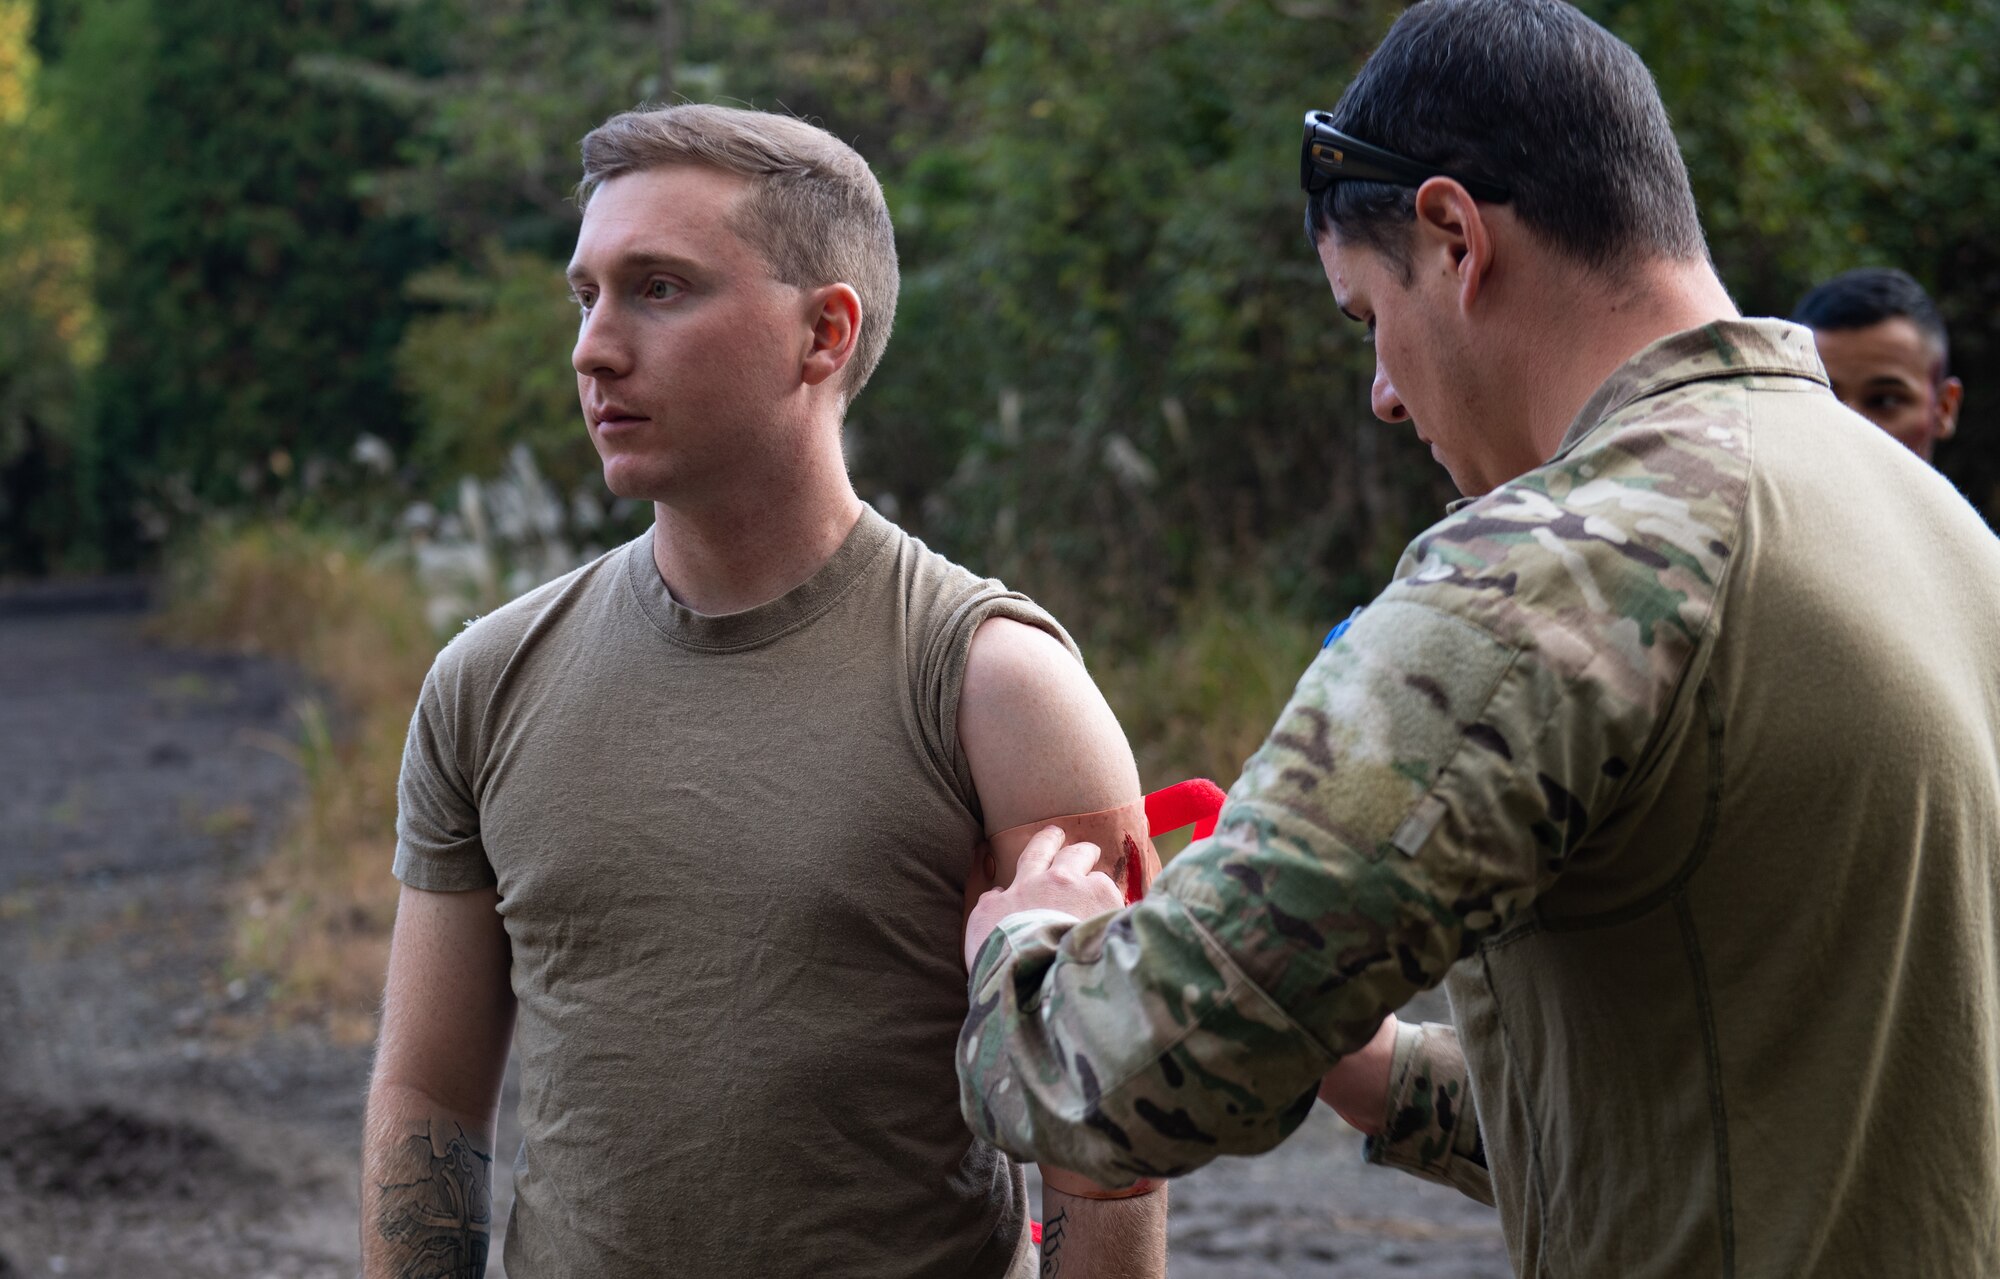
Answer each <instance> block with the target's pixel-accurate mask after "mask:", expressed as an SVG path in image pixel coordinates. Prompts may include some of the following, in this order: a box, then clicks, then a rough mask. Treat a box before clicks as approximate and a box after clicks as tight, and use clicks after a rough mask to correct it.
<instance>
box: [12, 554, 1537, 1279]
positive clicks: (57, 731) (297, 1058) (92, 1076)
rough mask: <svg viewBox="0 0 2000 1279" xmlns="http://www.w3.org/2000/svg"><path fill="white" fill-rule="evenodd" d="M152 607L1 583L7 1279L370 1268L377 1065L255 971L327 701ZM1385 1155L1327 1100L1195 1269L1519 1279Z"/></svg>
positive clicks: (294, 1278)
mask: <svg viewBox="0 0 2000 1279" xmlns="http://www.w3.org/2000/svg"><path fill="white" fill-rule="evenodd" d="M142 602H143V589H142V588H141V587H139V586H138V585H137V584H134V583H108V584H107V583H96V584H87V585H86V586H83V587H80V588H79V587H60V588H39V589H36V590H32V591H27V592H22V591H18V590H17V591H14V592H11V593H5V594H0V780H4V784H0V1279H14V1277H15V1276H31V1275H33V1276H39V1275H44V1274H72V1275H89V1276H98V1277H101V1279H127V1277H131V1279H139V1277H141V1276H144V1277H146V1279H154V1277H162V1279H174V1277H177V1276H190V1277H192V1276H203V1277H204V1279H239V1277H240V1279H253V1277H254V1279H263V1277H265V1276H270V1277H272V1279H320V1277H321V1276H325V1277H327V1279H334V1277H336V1276H339V1277H342V1279H345V1277H346V1276H351V1275H352V1274H353V1273H354V1258H353V1239H354V1233H355V1212H356V1198H355V1187H354V1168H355V1160H356V1147H357V1142H358V1136H359V1129H360V1112H361V1098H362V1089H363V1085H364V1081H365V1077H366V1070H367V1054H366V1052H365V1051H361V1050H356V1049H352V1048H338V1047H335V1046H334V1045H332V1044H330V1043H328V1042H327V1041H326V1040H325V1039H324V1038H323V1037H322V1036H320V1035H318V1034H317V1033H315V1032H313V1031H312V1030H310V1029H307V1028H300V1027H292V1028H289V1029H278V1028H273V1027H272V1026H270V1025H269V1024H268V1022H269V1019H268V1018H264V1017H262V1016H260V1013H261V1010H262V1004H261V994H262V992H261V991H260V989H259V987H258V985H257V983H256V982H255V981H251V980H245V979H242V978H238V977H235V976H234V975H232V974H231V973H230V971H229V969H228V966H227V954H228V936H229V931H228V930H229V927H230V921H229V915H228V900H229V899H228V894H229V891H230V889H231V887H232V885H233V884H234V883H235V882H236V880H237V879H238V878H239V877H240V876H241V875H242V874H243V872H244V871H245V869H246V868H247V867H249V866H251V865H253V864H254V862H255V859H257V858H258V857H260V856H262V855H264V854H265V853H266V852H267V851H268V849H269V848H270V847H271V844H272V841H273V838H274V836H275V834H276V833H277V831H279V830H280V829H281V828H282V826H283V823H284V821H285V820H286V817H287V814H288V811H289V805H290V804H291V802H292V801H293V799H294V798H295V796H296V792H297V789H298V778H297V770H296V767H295V766H294V764H293V763H292V762H291V753H290V749H289V743H290V741H291V740H292V737H293V731H294V726H295V717H294V715H293V713H292V709H291V708H292V705H293V702H294V699H295V698H297V697H298V696H299V695H300V694H301V693H302V692H303V691H304V690H303V689H302V687H301V686H300V684H299V683H298V681H297V679H296V677H295V676H293V675H292V674H291V673H290V672H288V671H286V670H285V669H283V668H282V667H279V666H276V665H274V664H271V663H265V662H258V661H252V660H248V659H243V658H233V657H218V656H214V655H204V654H195V653H188V652H183V651H176V650H172V649H168V648H163V647H161V646H158V645H155V644H152V643H150V642H148V641H147V640H146V639H145V638H144V636H143V633H142V628H141V620H142V619H141V615H140V612H139V607H140V605H141V604H142ZM510 1118H511V1116H510ZM516 1140H518V1136H517V1135H516V1134H515V1130H513V1126H512V1124H511V1122H510V1123H507V1124H506V1125H505V1126H504V1127H503V1131H502V1134H501V1146H502V1148H503V1149H511V1148H512V1143H513V1142H514V1141H516ZM1359 1151H1360V1144H1359V1141H1358V1139H1357V1138H1356V1137H1355V1135H1354V1134H1353V1133H1352V1132H1351V1131H1350V1130H1348V1129H1347V1128H1346V1127H1345V1126H1344V1125H1342V1124H1341V1123H1340V1122H1339V1121H1338V1120H1336V1119H1335V1118H1334V1117H1333V1116H1332V1115H1331V1113H1330V1112H1328V1111H1326V1110H1325V1109H1324V1108H1321V1109H1320V1110H1319V1111H1318V1112H1317V1113H1316V1114H1315V1115H1314V1117H1313V1119H1312V1120H1311V1121H1310V1122H1309V1123H1308V1124H1307V1125H1306V1127H1305V1128H1303V1129H1302V1130H1301V1131H1300V1132H1299V1133H1298V1134H1296V1135H1295V1136H1294V1137H1293V1138H1292V1140H1290V1141H1289V1142H1287V1143H1286V1144H1285V1145H1284V1146H1283V1147H1282V1148H1280V1149H1279V1150H1277V1151H1275V1152H1273V1153H1272V1154H1270V1155H1268V1156H1266V1157H1264V1158H1261V1159H1256V1160H1224V1161H1221V1162H1220V1163H1218V1164H1217V1165H1215V1166H1213V1167H1211V1168H1207V1169H1204V1170H1202V1171H1201V1172H1199V1173H1197V1174H1195V1175H1193V1176H1191V1177H1188V1178H1186V1179H1185V1180H1183V1181H1181V1182H1179V1183H1177V1184H1176V1185H1175V1186H1174V1187H1173V1190H1172V1194H1173V1208H1172V1213H1171V1224H1172V1261H1171V1263H1170V1274H1171V1276H1172V1279H1276V1277H1278V1276H1287V1277H1291V1276H1301V1277H1312V1279H1336V1277H1337V1279H1347V1277H1350V1276H1363V1275H1368V1276H1377V1275H1388V1276H1398V1277H1406V1279H1445V1277H1446V1276H1450V1277H1452V1279H1501V1277H1503V1276H1505V1275H1507V1273H1508V1270H1507V1266H1506V1254H1505V1250H1504V1248H1503V1246H1502V1245H1501V1242H1500V1237H1499V1229H1498V1226H1497V1224H1496V1222H1495V1219H1494V1216H1493V1214H1492V1213H1491V1212H1490V1211H1489V1210H1487V1209H1484V1208H1481V1207H1479V1206H1478V1205H1476V1204H1473V1203H1471V1202H1469V1201H1467V1200H1464V1199H1462V1198H1460V1197H1459V1196H1457V1195H1456V1194H1454V1193H1452V1192H1450V1191H1448V1190H1445V1189H1443V1188H1441V1187H1436V1186H1430V1185H1426V1184H1424V1183H1421V1182H1417V1181H1414V1180H1413V1179H1411V1178H1407V1177H1403V1176H1399V1175H1396V1174H1392V1173H1386V1172H1382V1171H1380V1170H1377V1169H1372V1168H1367V1167H1365V1166H1363V1165H1362V1164H1361V1162H1360V1154H1359ZM508 1162H510V1161H507V1160H496V1163H495V1172H496V1174H499V1175H498V1176H496V1182H498V1184H496V1187H495V1191H496V1198H498V1199H500V1200H501V1201H502V1203H500V1204H496V1207H498V1208H501V1210H502V1211H503V1212H504V1201H505V1200H506V1198H507V1197H508V1196H509V1193H510V1190H511V1187H510V1186H509V1185H507V1184H506V1182H505V1180H504V1175H505V1173H506V1171H508V1169H507V1167H506V1165H507V1163H508ZM496 1252H497V1250H496ZM497 1272H498V1267H497V1266H496V1267H494V1273H495V1274H496V1275H497ZM745 1273H746V1274H752V1273H755V1267H754V1265H753V1266H750V1267H747V1268H746V1271H745Z"/></svg>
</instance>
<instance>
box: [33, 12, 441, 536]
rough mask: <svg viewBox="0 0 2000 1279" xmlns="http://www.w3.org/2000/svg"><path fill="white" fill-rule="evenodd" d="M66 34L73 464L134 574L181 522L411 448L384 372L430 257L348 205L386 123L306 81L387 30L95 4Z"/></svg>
mask: <svg viewBox="0 0 2000 1279" xmlns="http://www.w3.org/2000/svg"><path fill="white" fill-rule="evenodd" d="M64 18H65V20H64V21H63V22H57V23H53V24H52V26H53V28H54V30H53V34H52V37H51V39H52V42H53V43H54V44H55V45H56V46H57V48H58V49H59V57H58V59H57V60H56V62H55V63H54V65H53V67H52V75H51V80H52V82H53V85H52V87H53V91H54V96H55V99H56V102H57V106H58V108H59V110H60V111H61V113H62V115H63V117H64V119H65V122H66V126H67V128H66V137H67V139H68V141H69V144H70V146H69V156H68V159H69V171H70V173H71V174H72V175H73V178H74V182H75V189H76V195H77V200H78V204H79V207H80V210H81V212H82V213H83V215H84V217H85V220H86V222H87V224H88V226H89V228H90V230H91V232H92V235H93V238H94V242H95V245H96V263H97V271H96V286H97V287H96V300H97V306H98V309H99V313H100V315H101V317H102V323H103V326H104V334H105V358H104V361H103V364H102V365H101V367H100V368H99V370H98V371H97V373H96V375H95V376H94V377H93V379H92V381H91V386H90V389H91V395H90V397H89V404H90V420H89V430H88V434H87V438H86V440H85V442H84V443H85V447H84V449H83V456H82V458H81V463H82V466H83V469H84V473H85V474H84V479H85V484H86V494H87V497H88V499H89V501H90V502H91V509H92V513H93V515H94V516H95V518H96V520H97V522H98V525H99V529H100V537H101V538H102V540H103V542H104V544H105V545H106V546H107V547H108V548H109V549H110V550H111V551H112V553H114V554H121V555H129V554H130V553H132V551H133V550H134V549H135V543H136V542H137V540H138V539H139V538H140V537H142V536H144V535H148V534H151V535H158V534H159V533H161V532H163V531H164V529H165V526H166V524H167V523H168V520H169V517H170V516H172V515H174V514H175V513H177V512H179V513H186V514H191V513H193V511H194V510H196V509H199V508H201V507H206V506H210V505H223V506H228V505H241V504H244V503H246V502H263V501H270V500H273V499H276V498H279V497H281V496H282V495H285V494H288V493H291V492H293V491H295V490H296V488H297V486H298V485H299V483H300V480H301V477H302V476H304V475H305V474H307V473H308V466H307V463H308V462H310V461H311V460H312V459H314V458H328V457H333V458H338V457H344V456H345V455H346V453H347V451H348V449H349V448H350V447H351V446H352V443H353V441H354V440H355V439H356V438H357V437H358V436H359V435H360V434H361V433H363V432H371V433H373V434H375V435H377V436H381V437H384V438H387V439H389V440H391V441H396V440H399V439H400V438H401V436H402V435H403V434H404V433H405V431H406V427H405V424H404V421H403V415H402V410H401V406H400V404H399V403H398V399H397V396H396V394H395V390H394V386H393V381H392V377H391V369H390V353H391V351H392V350H393V348H394V345H395V342H396V339H397V337H398V334H399V331H400V328H401V323H402V319H403V313H404V304H403V302H402V300H401V297H400V291H399V290H400V284H401V281H402V279H403V277H404V276H405V275H406V274H407V273H408V272H409V271H410V270H412V269H413V268H415V267H416V266H419V265H421V263H422V262H423V260H424V257H425V253H424V251H423V247H422V240H421V237H420V235H419V234H418V232H417V230H416V229H415V228H413V227H412V226H411V225H410V224H409V223H408V222H407V221H405V220H400V219H395V218H385V217H370V216H367V210H366V209H364V207H363V206H362V204H361V203H360V202H358V201H357V200H356V199H355V198H354V195H353V193H352V189H351V188H352V186H353V183H354V181H355V179H356V177H357V176H358V175H360V174H361V173H364V172H366V171H368V170H370V169H372V168H373V167H375V166H377V165H379V164H381V163H382V162H383V161H384V159H385V158H386V157H387V154H388V147H389V145H390V144H391V142H392V141H393V140H394V136H395V128H394V120H393V117H392V116H391V115H390V114H389V113H388V112H386V111H385V110H384V109H383V108H382V107H381V106H380V105H378V104H376V103H374V102H371V101H367V100H363V99H360V98H357V97H355V96H353V95H342V94H334V93H330V92H328V91H325V90H323V89H317V88H314V87H312V86H311V85H308V84H304V83H302V82H301V80H300V78H299V76H298V75H297V74H296V73H295V71H294V61H295V59H297V58H298V57H299V56H301V55H302V54H305V53H308V52H311V51H314V50H315V49H317V48H319V47H322V46H324V45H328V44H335V45H344V46H348V47H355V46H359V47H364V48H365V47H367V46H369V45H370V44H374V43H381V42H383V41H386V40H387V39H389V37H390V35H391V28H390V26H389V25H388V24H387V20H386V18H385V15H383V14H381V13H380V12H378V11H376V10H375V9H373V8H372V7H370V6H368V5H365V4H362V3H360V2H359V0H300V2H297V3H291V4H286V5H277V4H270V3H262V4H243V3H238V2H237V0H175V3H171V4H169V3H164V2H163V0H94V2H93V3H90V4H87V5H79V6H77V7H76V8H75V9H74V10H73V11H71V12H70V13H68V14H66V15H64Z"/></svg>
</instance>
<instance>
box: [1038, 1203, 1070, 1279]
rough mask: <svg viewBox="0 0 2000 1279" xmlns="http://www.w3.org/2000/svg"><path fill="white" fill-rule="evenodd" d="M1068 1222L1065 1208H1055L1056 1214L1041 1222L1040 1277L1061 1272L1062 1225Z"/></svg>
mask: <svg viewBox="0 0 2000 1279" xmlns="http://www.w3.org/2000/svg"><path fill="white" fill-rule="evenodd" d="M1068 1224H1069V1209H1067V1208H1058V1209H1056V1215H1055V1216H1053V1217H1050V1218H1049V1219H1048V1220H1047V1221H1044V1222H1043V1223H1042V1279H1055V1277H1056V1276H1057V1275H1059V1274H1061V1273H1062V1246H1063V1227H1064V1226H1066V1225H1068Z"/></svg>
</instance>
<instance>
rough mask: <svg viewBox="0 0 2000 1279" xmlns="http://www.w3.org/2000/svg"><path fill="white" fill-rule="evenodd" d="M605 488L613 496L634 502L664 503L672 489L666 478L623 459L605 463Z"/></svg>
mask: <svg viewBox="0 0 2000 1279" xmlns="http://www.w3.org/2000/svg"><path fill="white" fill-rule="evenodd" d="M604 487H605V488H607V489H609V490H610V491H611V496H613V497H616V498H624V499H627V500H629V501H633V502H664V501H667V500H668V497H667V494H668V493H669V492H670V491H671V489H672V485H671V484H669V483H668V482H667V477H666V476H663V475H659V474H657V473H656V472H654V471H652V470H650V469H648V468H644V467H636V466H631V465H629V464H627V463H626V462H625V460H624V459H622V458H611V459H609V460H607V461H606V462H605V463H604Z"/></svg>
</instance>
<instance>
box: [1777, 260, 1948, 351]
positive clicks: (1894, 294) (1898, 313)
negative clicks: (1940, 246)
mask: <svg viewBox="0 0 2000 1279" xmlns="http://www.w3.org/2000/svg"><path fill="white" fill-rule="evenodd" d="M1899 318H1901V319H1908V320H1909V321H1910V322H1911V323H1913V324H1915V325H1916V326H1917V330H1918V332H1920V333H1922V334H1923V335H1924V336H1925V337H1927V338H1929V339H1930V340H1931V341H1932V342H1934V343H1936V344H1937V351H1938V364H1937V374H1936V376H1937V377H1939V378H1940V379H1941V378H1943V377H1944V376H1945V370H1946V367H1947V365H1948V364H1949V363H1950V360H1951V338H1950V337H1949V336H1947V335H1946V333H1945V330H1944V317H1943V316H1942V315H1939V314H1938V309H1937V304H1936V303H1935V302H1932V301H1931V295H1930V294H1928V293H1926V292H1924V286H1923V285H1921V284H1918V283H1917V282H1916V280H1915V279H1914V278H1912V277H1911V275H1910V274H1909V272H1907V271H1898V270H1896V269H1895V268H1893V267H1885V266H1865V267H1862V268H1860V269H1859V270H1856V271H1847V272H1844V273H1842V274H1840V275H1836V276H1834V277H1833V278H1832V279H1831V280H1828V281H1827V282H1826V283H1824V284H1821V285H1819V286H1818V287H1817V288H1814V289H1812V290H1810V291H1809V292H1807V294H1806V295H1805V296H1804V297H1802V298H1800V299H1799V304H1798V305H1797V306H1795V307H1793V308H1792V319H1793V321H1794V322H1796V323H1799V324H1803V325H1805V326H1806V327H1808V328H1812V329H1833V330H1840V329H1866V328H1871V327H1873V326H1874V325H1877V324H1880V323H1881V322H1882V321H1884V320H1894V319H1899Z"/></svg>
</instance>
